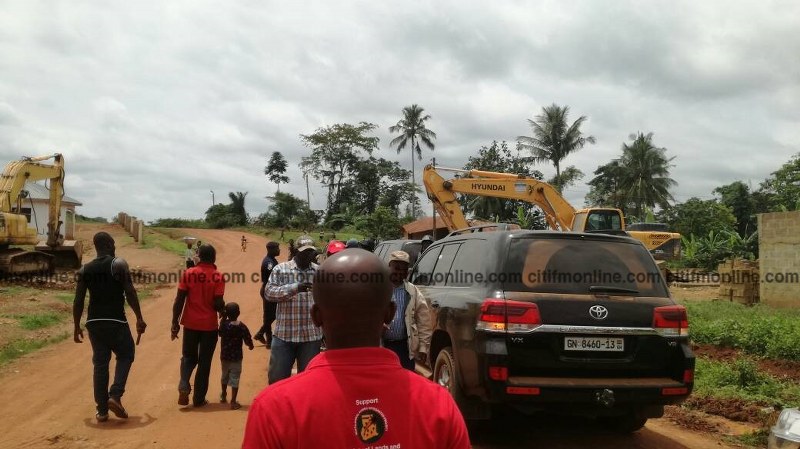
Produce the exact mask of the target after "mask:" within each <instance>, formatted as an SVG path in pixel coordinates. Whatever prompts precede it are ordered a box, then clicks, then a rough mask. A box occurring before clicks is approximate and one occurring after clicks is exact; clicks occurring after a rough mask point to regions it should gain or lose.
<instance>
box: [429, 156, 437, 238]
mask: <svg viewBox="0 0 800 449" xmlns="http://www.w3.org/2000/svg"><path fill="white" fill-rule="evenodd" d="M431 166H432V167H433V168H436V158H435V157H433V158H431ZM428 199H430V200H431V207H433V232H431V237H432V238H433V241H434V242H435V241H436V203H434V202H433V199H431V198H428Z"/></svg>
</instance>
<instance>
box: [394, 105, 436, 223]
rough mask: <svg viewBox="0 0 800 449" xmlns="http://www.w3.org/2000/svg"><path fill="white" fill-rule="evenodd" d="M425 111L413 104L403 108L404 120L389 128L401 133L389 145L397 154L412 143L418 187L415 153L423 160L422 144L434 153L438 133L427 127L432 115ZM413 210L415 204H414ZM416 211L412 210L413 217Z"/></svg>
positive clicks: (412, 164)
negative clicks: (394, 148) (434, 142)
mask: <svg viewBox="0 0 800 449" xmlns="http://www.w3.org/2000/svg"><path fill="white" fill-rule="evenodd" d="M424 112H425V109H424V108H422V107H420V106H418V105H416V104H412V105H411V106H406V107H404V108H403V118H402V119H401V120H400V121H399V122H397V124H396V125H394V126H390V127H389V132H391V133H400V135H399V136H397V137H395V138H394V139H392V141H391V142H389V145H390V146H392V147H397V153H398V154H400V151H402V150H403V149H404V148H405V147H406V146H407V145H408V144H409V142H410V143H411V183H412V184H413V185H414V186H416V185H417V183H416V178H415V173H414V153H416V155H417V158H418V159H419V160H422V148H421V147H420V144H419V143H420V142H422V143H423V144H425V146H426V147H428V148H429V149H430V150H431V151H433V148H434V146H435V145H434V144H433V140H434V139H436V133H435V132H433V131H431V130H429V129H428V128H426V127H425V122H426V121H428V120H430V119H431V116H430V114H423V113H424ZM412 209H413V202H412ZM413 214H414V211H413V210H412V215H413Z"/></svg>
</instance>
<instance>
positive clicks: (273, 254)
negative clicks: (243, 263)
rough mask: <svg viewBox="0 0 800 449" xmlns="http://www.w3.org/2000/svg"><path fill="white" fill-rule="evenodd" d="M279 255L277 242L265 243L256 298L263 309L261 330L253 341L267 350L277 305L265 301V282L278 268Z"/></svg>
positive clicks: (270, 344)
mask: <svg viewBox="0 0 800 449" xmlns="http://www.w3.org/2000/svg"><path fill="white" fill-rule="evenodd" d="M280 255H281V247H280V245H279V244H278V242H269V243H267V255H266V256H264V260H262V261H261V290H259V295H258V296H259V297H260V299H261V306H262V308H263V309H264V317H263V324H262V326H261V329H259V330H258V331H257V332H256V335H255V336H254V337H253V339H254V340H256V341H260V342H261V343H264V346H266V347H267V349H270V348H271V347H272V323H274V322H275V312H276V309H277V307H278V303H275V302H272V301H267V297H266V290H267V282H269V275H270V274H272V269H273V268H275V267H276V266H278V259H277V257H278V256H280Z"/></svg>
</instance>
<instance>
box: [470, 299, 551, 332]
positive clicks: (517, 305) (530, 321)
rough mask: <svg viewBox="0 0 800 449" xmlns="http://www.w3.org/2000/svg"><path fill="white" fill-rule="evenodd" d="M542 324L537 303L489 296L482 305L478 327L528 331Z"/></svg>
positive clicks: (488, 329) (479, 328)
mask: <svg viewBox="0 0 800 449" xmlns="http://www.w3.org/2000/svg"><path fill="white" fill-rule="evenodd" d="M540 324H542V318H541V316H540V315H539V308H538V307H537V306H536V304H534V303H532V302H522V301H506V300H503V299H496V298H489V299H487V300H485V301H484V302H483V304H482V305H481V314H480V317H479V318H478V324H477V326H476V328H477V329H478V330H485V331H495V332H503V331H507V332H528V331H531V330H533V329H536V328H537V327H538V326H539V325H540Z"/></svg>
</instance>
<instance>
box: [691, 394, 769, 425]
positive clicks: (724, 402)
mask: <svg viewBox="0 0 800 449" xmlns="http://www.w3.org/2000/svg"><path fill="white" fill-rule="evenodd" d="M684 405H686V406H687V407H690V408H694V409H698V410H702V411H704V412H706V413H710V414H712V415H717V416H722V417H724V418H727V419H730V420H731V421H738V422H746V423H752V424H763V423H764V420H765V419H766V417H767V416H768V415H769V414H770V413H771V407H770V406H769V404H757V403H752V402H748V401H745V400H743V399H734V398H725V399H722V398H712V397H699V396H691V397H689V399H687V400H686V402H685V403H684Z"/></svg>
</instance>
